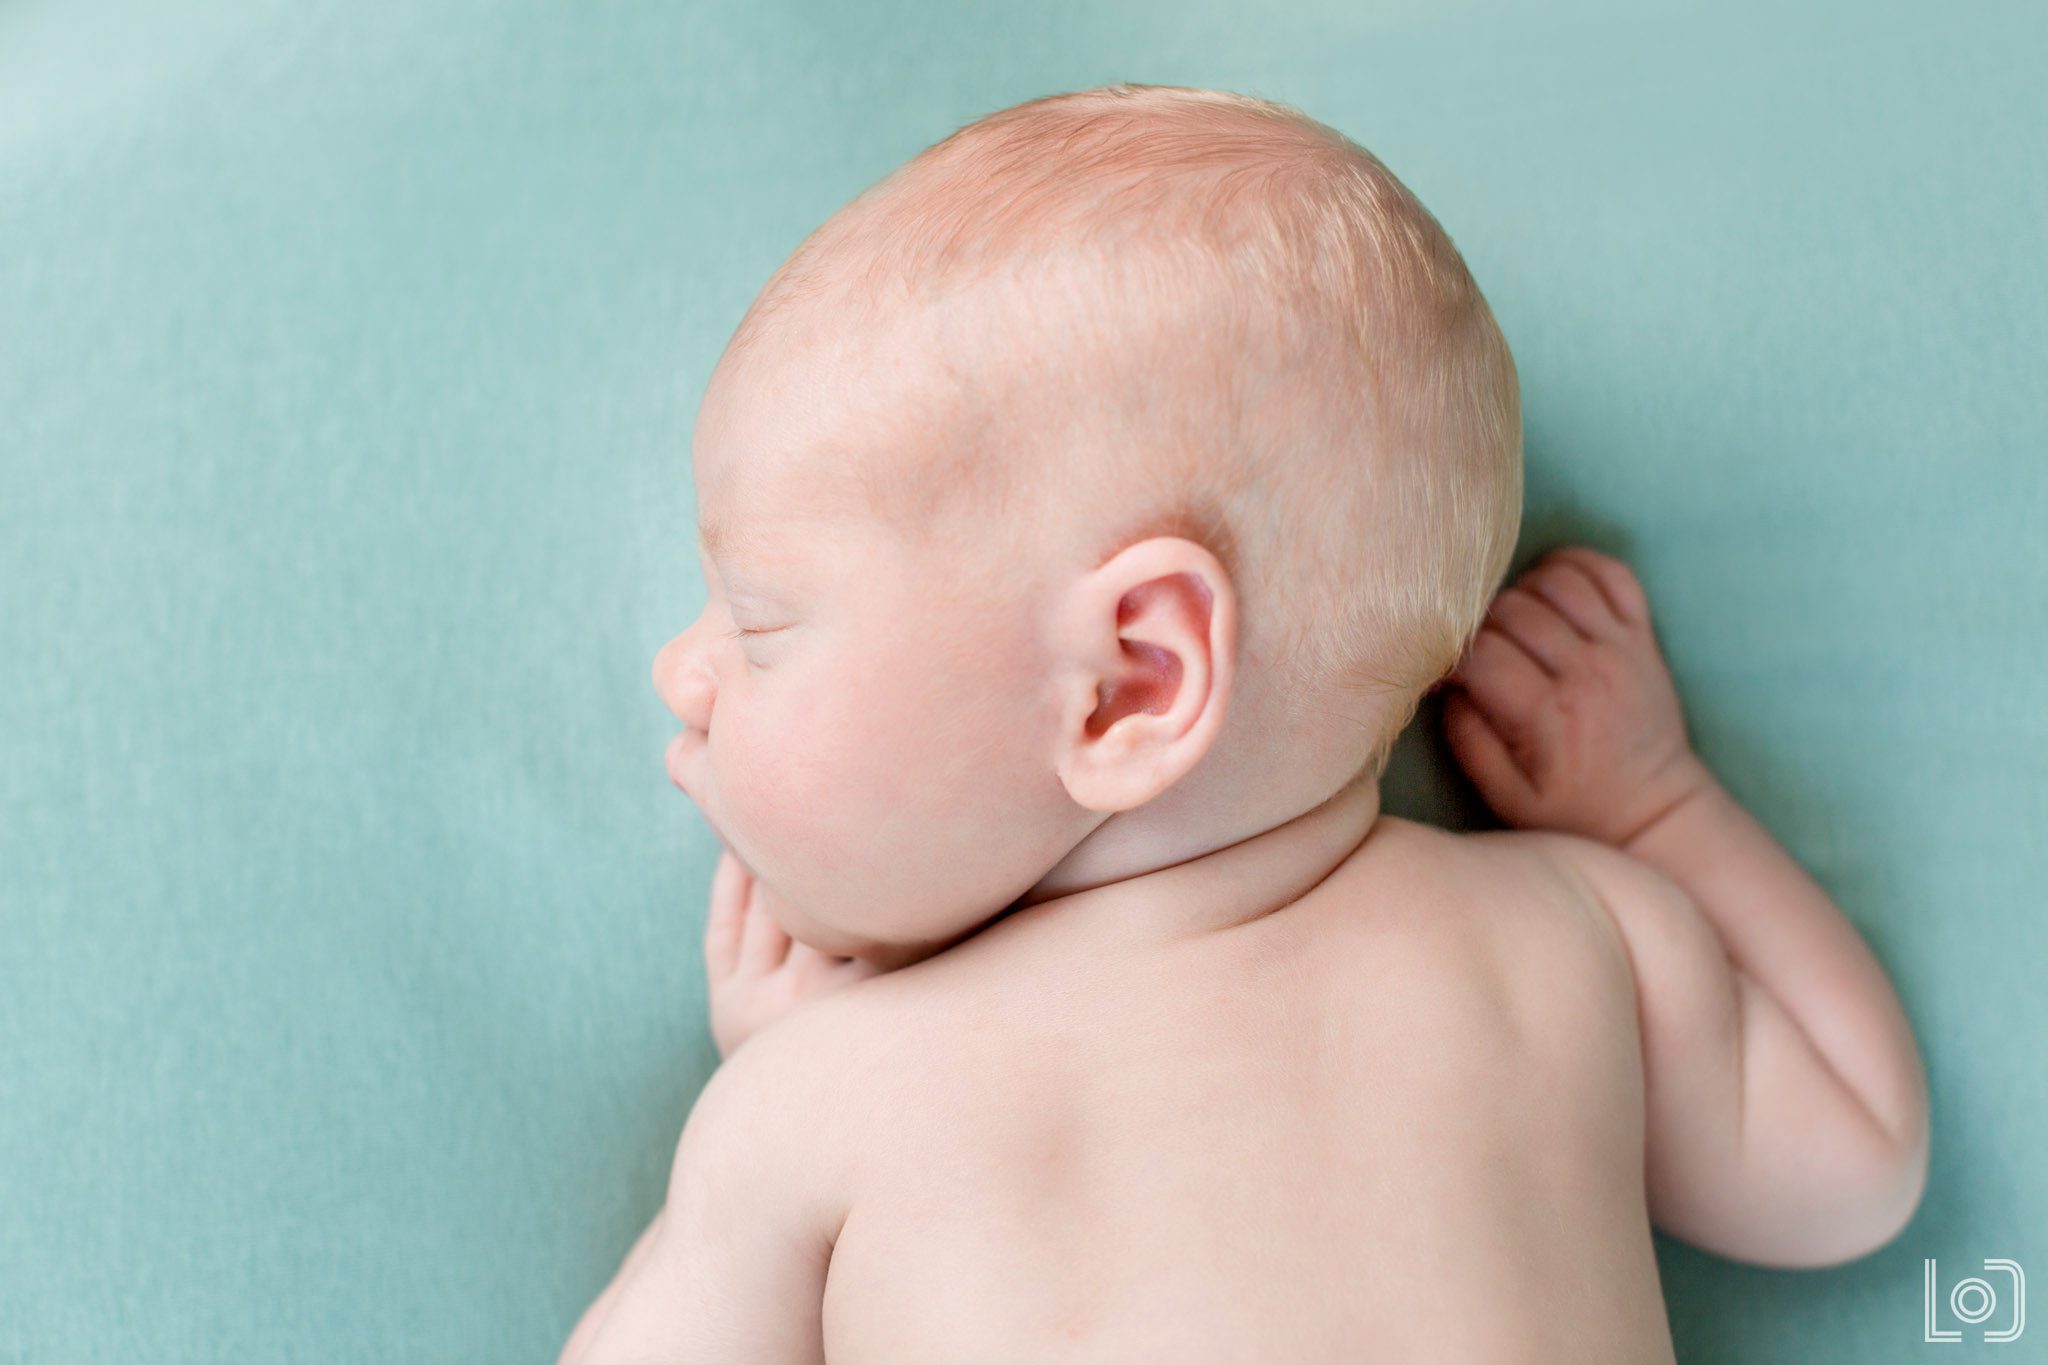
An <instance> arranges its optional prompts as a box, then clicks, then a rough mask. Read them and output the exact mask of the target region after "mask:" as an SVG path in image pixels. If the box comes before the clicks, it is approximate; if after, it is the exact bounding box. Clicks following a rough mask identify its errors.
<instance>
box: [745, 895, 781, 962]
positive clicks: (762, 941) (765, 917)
mask: <svg viewBox="0 0 2048 1365" xmlns="http://www.w3.org/2000/svg"><path fill="white" fill-rule="evenodd" d="M746 921H747V922H746V927H745V928H744V929H742V930H741V931H740V967H741V969H742V970H745V971H750V972H766V971H773V970H774V969H775V968H777V967H779V966H781V965H782V960H783V959H784V958H785V957H787V956H788V955H789V935H788V934H785V933H783V932H782V926H781V925H779V924H777V923H776V922H775V918H774V916H772V915H770V914H769V913H768V909H767V907H766V906H764V905H763V904H762V903H761V897H760V896H759V894H755V895H750V896H748V897H747V909H746Z"/></svg>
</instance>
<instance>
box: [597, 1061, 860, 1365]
mask: <svg viewBox="0 0 2048 1365" xmlns="http://www.w3.org/2000/svg"><path fill="white" fill-rule="evenodd" d="M818 1074H819V1069H818V1068H817V1067H815V1066H813V1065H811V1064H809V1063H807V1062H805V1061H804V1060H803V1058H802V1056H801V1053H800V1050H799V1047H798V1045H796V1044H794V1043H788V1042H784V1041H783V1040H779V1039H778V1040H774V1042H773V1043H771V1042H770V1041H769V1040H765V1039H764V1040H762V1041H761V1042H759V1043H757V1044H756V1046H754V1047H750V1048H748V1049H746V1051H745V1052H744V1053H743V1054H742V1055H740V1056H737V1057H735V1058H734V1059H733V1060H731V1061H729V1062H726V1063H725V1064H724V1065H722V1066H720V1067H719V1069H718V1070H717V1071H716V1072H714V1073H712V1077H711V1080H710V1082H709V1083H708V1084H707V1085H706V1086H705V1087H704V1090H703V1092H702V1093H701V1094H700V1095H699V1096H698V1097H697V1103H696V1105H695V1106H694V1107H693V1108H692V1109H691V1110H690V1116H689V1118H688V1120H687V1121H686V1122H685V1123H684V1125H683V1135H682V1140H681V1141H680V1142H679V1143H678V1144H677V1147H676V1156H675V1163H674V1166H673V1167H672V1169H671V1172H670V1176H669V1190H668V1199H667V1202H666V1203H665V1204H664V1205H663V1207H662V1210H661V1212H660V1213H659V1214H658V1215H657V1216H656V1218H655V1220H654V1222H653V1223H652V1224H651V1225H650V1226H649V1227H648V1229H647V1231H646V1232H645V1233H643V1234H642V1235H641V1238H640V1241H639V1242H638V1243H637V1244H636V1245H635V1246H634V1248H633V1250H632V1252H631V1254H629V1255H628V1256H627V1258H626V1263H625V1265H624V1266H623V1267H622V1268H621V1269H620V1271H619V1274H618V1277H617V1278H616V1279H615V1280H614V1281H613V1282H612V1284H611V1286H610V1287H609V1288H608V1289H606V1290H605V1291H604V1293H603V1295H601V1296H600V1297H599V1299H598V1301H597V1302H596V1303H595V1304H593V1305H592V1306H591V1308H590V1309H589V1311H588V1312H587V1313H586V1314H585V1315H584V1320H583V1321H582V1322H580V1323H579V1324H578V1325H577V1327H576V1330H575V1332H574V1333H573V1334H572V1335H571V1337H570V1339H569V1341H568V1344H567V1345H565V1346H564V1347H563V1349H562V1354H561V1357H560V1359H559V1361H558V1362H557V1365H611V1363H612V1362H626V1361H650V1360H675V1361H747V1362H749V1363H750V1365H823V1362H824V1358H825V1355H824V1335H823V1307H824V1298H825V1272H826V1267H827V1265H828V1264H829V1263H830V1261H831V1256H832V1244H833V1241H834V1239H835V1238H836V1237H837V1236H838V1232H839V1227H840V1224H841V1223H842V1222H843V1220H844V1217H845V1208H844V1206H843V1192H844V1188H845V1183H846V1182H845V1180H844V1178H843V1174H842V1173H841V1172H839V1171H837V1170H836V1169H834V1162H833V1160H832V1157H831V1156H830V1154H829V1151H828V1149H827V1148H826V1147H825V1146H824V1145H823V1144H821V1143H819V1142H817V1141H815V1140H814V1135H815V1134H816V1133H817V1131H818V1115H819V1112H828V1111H825V1110H823V1108H822V1105H823V1103H824V1101H825V1100H826V1099H827V1098H828V1096H827V1095H826V1094H825V1093H824V1091H823V1089H822V1088H821V1087H818V1086H814V1085H812V1084H810V1081H811V1079H812V1078H814V1077H816V1076H817V1075H818Z"/></svg>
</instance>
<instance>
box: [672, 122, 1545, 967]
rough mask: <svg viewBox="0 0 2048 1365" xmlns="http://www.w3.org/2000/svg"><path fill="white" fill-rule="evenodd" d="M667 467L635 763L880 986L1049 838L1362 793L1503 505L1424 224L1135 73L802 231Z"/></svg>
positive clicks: (1515, 497) (1510, 526) (1263, 129)
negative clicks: (651, 751) (657, 696)
mask: <svg viewBox="0 0 2048 1365" xmlns="http://www.w3.org/2000/svg"><path fill="white" fill-rule="evenodd" d="M694 458H695V475H696V481H697V489H698V510H699V515H700V532H701V536H702V543H703V550H704V553H705V562H704V571H705V578H706V584H707V587H708V589H709V594H710V596H709V600H708V601H707V603H706V606H705V610H704V613H703V615H702V616H700V617H699V619H698V620H697V621H696V622H695V623H693V624H692V625H691V627H690V628H689V629H688V630H686V631H684V632H683V634H681V635H679V636H677V637H676V638H675V639H674V640H673V641H671V642H670V643H669V644H668V645H667V646H666V647H664V648H663V650H662V651H661V654H660V656H659V657H658V658H657V659H656V661H655V684H656V687H657V689H658V690H659V691H660V692H661V695H662V697H663V699H664V700H666V701H667V702H668V703H669V705H670V706H671V708H672V709H674V710H675V712H676V714H677V715H678V717H679V718H681V719H682V721H683V722H684V725H685V731H684V734H683V735H682V736H681V737H679V739H678V740H677V743H676V745H675V747H674V748H673V749H672V750H671V764H672V768H673V771H674V772H675V773H676V775H677V777H678V780H679V781H680V782H681V783H682V784H683V786H684V787H685V789H686V790H687V791H688V792H689V794H690V795H691V797H692V798H693V799H694V800H695V801H696V802H697V804H698V805H699V806H700V807H701V808H702V809H703V811H704V813H705V815H706V817H707V818H708V819H709V820H710V822H711V823H712V825H713V826H714V828H715V829H716V830H717V831H718V833H719V835H720V837H721V838H722V839H723V840H724V842H725V843H726V844H727V845H728V846H730V847H731V848H732V850H733V852H734V853H735V854H737V855H738V856H739V858H740V859H741V860H742V861H743V862H744V863H746V865H747V866H748V867H749V868H750V869H751V870H752V871H753V872H754V874H755V876H756V877H757V879H758V880H759V881H760V883H761V884H762V886H763V887H764V888H766V889H767V890H768V892H769V893H770V898H771V904H772V905H773V906H774V908H775V911H776V914H777V915H778V917H779V918H780V919H781V920H782V922H783V926H784V927H785V928H786V929H787V930H788V931H789V932H790V933H791V934H792V935H793V936H794V937H796V938H797V939H799V940H800V941H803V942H806V943H809V944H811V945H813V946H815V947H818V948H821V949H824V950H826V951H828V952H838V953H847V954H855V955H859V956H863V957H868V958H871V959H873V960H876V961H881V962H884V963H885V964H889V963H894V962H900V961H908V960H911V959H914V958H915V957H917V956H921V955H923V954H924V953H926V952H929V951H931V950H933V949H935V948H937V947H940V946H943V945H944V944H946V943H948V942H951V941H952V940H954V939H957V938H958V937H959V936H961V935H962V934H965V933H967V932H968V931H970V930H972V929H973V928H975V927H976V926H978V925H979V924H981V923H982V922H984V921H985V920H987V919H988V918H989V917H990V916H992V915H994V914H996V913H997V912H999V911H1001V910H1002V909H1003V908H1004V907H1006V906H1008V905H1010V904H1012V903H1013V902H1015V901H1017V900H1018V899H1020V898H1022V897H1024V896H1025V895H1026V893H1028V892H1030V891H1032V890H1033V888H1034V887H1037V886H1039V885H1040V884H1041V883H1042V882H1047V883H1049V882H1051V881H1054V880H1058V879H1056V878H1051V877H1049V876H1048V874H1050V873H1052V872H1053V871H1054V869H1055V868H1059V867H1061V866H1062V865H1067V866H1068V867H1070V868H1073V867H1078V866H1080V865H1081V864H1080V863H1079V862H1076V861H1075V857H1076V855H1077V854H1078V852H1079V849H1080V847H1081V846H1082V845H1083V844H1084V843H1086V844H1089V845H1090V846H1091V861H1089V862H1088V864H1087V865H1088V866H1089V867H1090V868H1091V869H1100V868H1102V867H1105V866H1111V865H1116V866H1119V867H1127V868H1128V871H1127V872H1124V873H1121V874H1119V875H1132V874H1135V873H1136V872H1140V871H1145V870H1149V869H1150V868H1152V867H1156V866H1163V865H1166V864H1170V863H1174V862H1178V861H1182V860H1184V859H1186V858H1188V857H1192V856H1195V855H1197V854H1199V853H1202V852H1206V851H1208V850H1209V849H1212V848H1215V847H1218V846H1221V845H1223V844H1227V843H1230V842H1234V841H1235V840H1236V839H1239V838H1243V837H1246V836H1247V835H1250V834H1252V833H1255V832H1257V831H1259V830H1262V829H1265V828H1268V827H1270V826H1272V825H1275V824H1278V823H1281V822H1282V821H1284V820H1286V819H1288V818H1291V817H1292V816H1293V815H1296V814H1299V813H1300V812H1302V811H1305V810H1307V809H1309V808H1311V807H1313V806H1315V805H1316V804H1318V803H1320V802H1321V801H1323V800H1324V799H1326V798H1327V797H1329V796H1330V795H1331V794H1333V793H1334V792H1335V791H1337V790H1338V789H1339V788H1340V787H1342V786H1343V785H1344V784H1345V783H1346V782H1347V781H1348V780H1351V779H1353V778H1377V776H1378V774H1379V771H1380V768H1381V767H1382V765H1383V764H1384V763H1385V760H1386V756H1387V752H1388V749H1389V747H1390V745H1391V744H1392V742H1393V739H1394V738H1395V736H1396V735H1397V734H1398V732H1399V731H1400V730H1401V728H1402V727H1403V726H1404V725H1405V724H1406V723H1407V721H1408V719H1409V718H1410V717H1411V716H1412V715H1413V713H1414V709H1415V705H1416V702H1417V700H1418V699H1419V698H1420V696H1421V695H1422V693H1423V691H1424V690H1425V689H1426V688H1427V687H1428V686H1429V685H1430V684H1431V683H1432V682H1434V681H1435V680H1436V679H1437V678H1439V677H1440V676H1442V675H1443V674H1444V673H1445V672H1446V671H1448V670H1449V669H1450V668H1451V666H1452V665H1453V664H1454V663H1455V662H1456V659H1457V656H1458V653H1459V651H1460V649H1461V648H1462V647H1463V645H1464V643H1465V641H1466V640H1467V638H1468V637H1469V636H1470V635H1471V633H1472V632H1473V631H1474V630H1475V629H1476V628H1477V627H1478V625H1479V622H1480V620H1481V618H1482V617H1483V615H1484V613H1485V610H1486V606H1487V603H1488V601H1489V600H1490V598H1491V596H1492V593H1493V590H1494V588H1495V587H1497V586H1498V584H1499V583H1500V580H1501V578H1502V576H1503V575H1504V573H1505V572H1506V569H1507V564H1508V559H1509V556H1510V554H1511V552H1512V550H1513V546H1514V541H1515V534H1516V529H1517V525H1518V522H1519V517H1520V508H1521V421H1520V414H1519V402H1518V388H1517V383H1516V377H1515V370H1514V364H1513V361H1512V360H1511V359H1510V357H1509V353H1508V348H1507V345H1506V343H1505V342H1504V340H1503V339H1502V337H1501V334H1500V331H1499V329H1498V327H1497V326H1496V325H1495V322H1494V319H1493V316H1492V313H1491V311H1490V310H1489V309H1488V307H1487V305H1486V302H1485V300H1484V299H1483V298H1482V297H1481V296H1480V293H1479V291H1478V289H1477V288H1476V287H1475V286H1474V284H1473V282H1472V279H1471V277H1470V276H1469V274H1468V273H1467V272H1466V269H1465V266H1464V264H1463V262H1462V261H1461V260H1460V258H1459V256H1458V253H1457V252H1456V250H1455V249H1454V248H1453V247H1452V245H1451V242H1450V240H1449V239H1448V238H1447V237H1446V236H1445V234H1444V232H1443V231H1442V229H1441V228H1440V227H1439V226H1438V224H1437V223H1436V221H1435V219H1434V218H1432V217H1431V216H1430V214H1429V213H1428V212H1427V211H1426V210H1425V209H1424V208H1423V207H1422V205H1421V204H1420V203H1418V202H1417V201H1416V200H1415V198H1414V197H1413V196H1412V195H1410V194H1409V193H1408V191H1407V190H1406V189H1405V188H1404V187H1403V186H1402V185H1401V184H1400V183H1399V182H1398V181H1396V180H1395V179H1394V177H1393V176H1392V175H1391V174H1390V173H1389V172H1388V171H1387V170H1386V169H1385V168H1384V167H1383V166H1381V165H1380V164H1379V162H1378V161H1376V160H1375V159H1374V158H1373V157H1371V156H1370V155H1369V154H1368V153H1366V152H1365V151H1364V150H1363V149H1361V148H1359V147H1357V146H1356V145H1354V144H1352V143H1350V142H1349V141H1347V140H1346V139H1344V138H1343V137H1341V136H1340V135H1339V134H1337V133H1335V132H1333V131H1332V130H1330V129H1328V128H1326V127H1324V126H1323V125H1321V124H1318V123H1315V122H1314V121H1312V120H1310V119H1308V118H1306V117H1305V116H1304V115H1302V114H1300V113H1299V112H1297V111H1295V110H1293V109H1291V108H1288V107H1286V106H1283V105H1277V104H1271V103H1267V102H1265V101H1260V100H1254V99H1249V98H1245V97H1242V96H1237V95H1230V94H1223V93H1219V92H1214V91H1198V90H1183V89H1177V88H1166V87H1130V86H1118V87H1111V88H1107V89H1102V90H1091V91H1083V92H1079V93H1075V94H1069V95H1060V96H1055V97H1052V98H1048V99H1042V100H1036V101H1033V102H1031V103H1029V104H1024V105H1020V106H1017V107H1016V108H1012V109H1007V110H1003V111H1002V112H1000V113H996V114H993V115H990V116H989V117H987V118H984V119H982V120H980V121H979V122H977V123H974V124H971V125H969V126H967V127H966V128H963V129H961V130H960V131H959V132H957V133H955V134H953V135H952V136H951V137H949V138H947V139H945V140H944V141H943V142H940V143H938V144H936V145H935V146H933V147H931V148H929V149H927V150H926V151H925V152H923V153H922V154H920V155H919V156H917V157H916V158H914V159H913V160H911V161H910V162H908V163H907V164H905V165H904V166H902V167H901V168H899V169H898V170H897V171H895V172H894V173H892V174H891V175H889V176H888V177H886V178H885V179H884V180H882V181H881V182H879V183H878V184H877V185H875V186H873V187H872V188H870V189H869V190H867V191H866V192H865V193H863V194H862V195H860V196H859V197H858V198H856V199H855V200H854V201H853V202H852V203H850V204H849V205H847V206H846V207H845V208H844V209H842V210H841V211H840V212H839V213H838V214H836V215H834V217H833V218H832V219H831V220H830V221H828V222H827V223H825V224H824V225H823V226H822V227H820V228H819V229H818V230H817V231H816V232H814V233H812V234H811V236H810V237H809V238H807V239H806V240H805V241H804V243H803V244H802V245H801V246H800V247H799V248H798V249H797V251H796V253H795V254H794V255H792V256H791V257H790V259H789V260H788V261H787V262H786V263H785V264H784V265H783V266H782V268H781V269H780V270H778V271H777V272H776V274H775V275H774V277H773V278H772V279H771V280H770V281H769V283H768V285H767V287H766V288H765V289H764V290H763V291H762V293H761V295H760V297H759V298H758V299H756V301H755V303H754V305H753V307H752V308H751V309H750V310H749V311H748V313H747V315H746V317H745V318H744V320H742V322H741V323H740V326H739V330H738V331H737V333H736V334H735V335H734V337H733V339H732V341H731V343H730V344H729V345H728V347H727V349H726V352H725V354H724V356H723V357H722V359H721V360H720V362H719V365H718V368H717V370H716V371H715V373H714V374H713V376H712V379H711V382H710V385H709V387H708V389H707V391H706V393H705V396H704V401H703V404H702V407H701V409H700V412H699V416H698V424H697V429H696V433H695V438H694ZM736 631H744V632H748V633H749V634H746V635H744V636H738V635H735V632H736ZM1105 848H1109V849H1112V850H1114V853H1113V854H1112V855H1111V856H1108V857H1105V856H1104V849H1105ZM1091 880H1100V878H1093V879H1091ZM1034 899H1036V898H1035V897H1034Z"/></svg>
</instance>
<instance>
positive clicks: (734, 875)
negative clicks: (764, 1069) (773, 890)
mask: <svg viewBox="0 0 2048 1365" xmlns="http://www.w3.org/2000/svg"><path fill="white" fill-rule="evenodd" d="M879 972H880V969H879V968H877V967H875V966H872V965H870V964H869V963H866V962H863V961H861V960H860V959H859V958H853V957H834V956H832V955H831V954H829V953H821V952H819V951H818V950H817V949H816V948H813V947H810V946H809V945H807V944H803V943H798V942H797V941H796V940H795V939H792V938H791V937H790V936H789V935H788V934H787V933H785V932H783V929H782V926H781V925H779V924H777V923H776V922H775V920H774V918H773V917H772V916H771V915H770V914H769V913H768V893H767V891H766V890H765V889H763V888H762V887H761V885H760V884H759V883H757V882H756V881H755V880H754V876H753V874H752V873H751V872H749V871H747V869H746V868H745V866H743V865H742V864H741V862H740V860H739V859H738V858H735V857H734V856H733V853H732V850H731V849H726V850H725V851H724V852H723V853H721V854H720V855H719V859H718V870H717V871H716V872H715V873H713V874H712V878H711V913H710V921H709V923H708V924H707V925H706V926H705V929H704V977H705V981H706V982H707V984H708V985H709V986H710V995H711V1038H712V1041H713V1042H714V1043H716V1044H717V1045H718V1055H719V1056H720V1057H730V1056H732V1054H733V1052H734V1051H735V1050H736V1049H737V1048H738V1047H739V1045H740V1044H741V1043H744V1042H745V1041H746V1040H747V1039H749V1038H751V1037H753V1036H754V1035H755V1034H756V1033H758V1032H760V1031H761V1030H762V1029H763V1028H766V1027H767V1026H768V1025H769V1024H771V1023H773V1022H775V1021H776V1020H777V1019H780V1018H781V1017H782V1016H783V1015H785V1014H788V1013H789V1012H790V1011H791V1010H793V1009H795V1008H796V1007H797V1006H799V1005H801V1004H803V1003H804V1002H805V1001H807V1000H812V999H815V998H816V997H818V996H820V995H824V994H825V993H826V992H828V991H833V990H837V989H838V988H839V987H841V986H844V985H847V984H849V983H851V982H854V981H858V980H860V979H861V978H863V977H868V976H875V975H878V974H879Z"/></svg>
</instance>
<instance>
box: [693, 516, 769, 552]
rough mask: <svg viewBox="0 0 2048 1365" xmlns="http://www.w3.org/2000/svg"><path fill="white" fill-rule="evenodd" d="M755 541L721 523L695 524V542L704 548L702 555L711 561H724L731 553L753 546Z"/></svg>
mask: <svg viewBox="0 0 2048 1365" xmlns="http://www.w3.org/2000/svg"><path fill="white" fill-rule="evenodd" d="M756 539H757V537H755V536H751V535H746V534H744V533H742V532H736V531H734V530H733V529H732V528H731V527H730V526H728V525H726V524H725V523H724V522H722V521H712V520H701V521H699V522H698V523H697V541H698V543H699V544H701V545H702V546H703V547H704V553H705V554H707V555H709V556H711V557H712V558H713V559H725V558H727V557H729V556H730V555H731V554H732V553H733V551H735V550H738V549H741V548H744V547H745V546H747V545H751V544H753V543H754V541H755V540H756Z"/></svg>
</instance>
